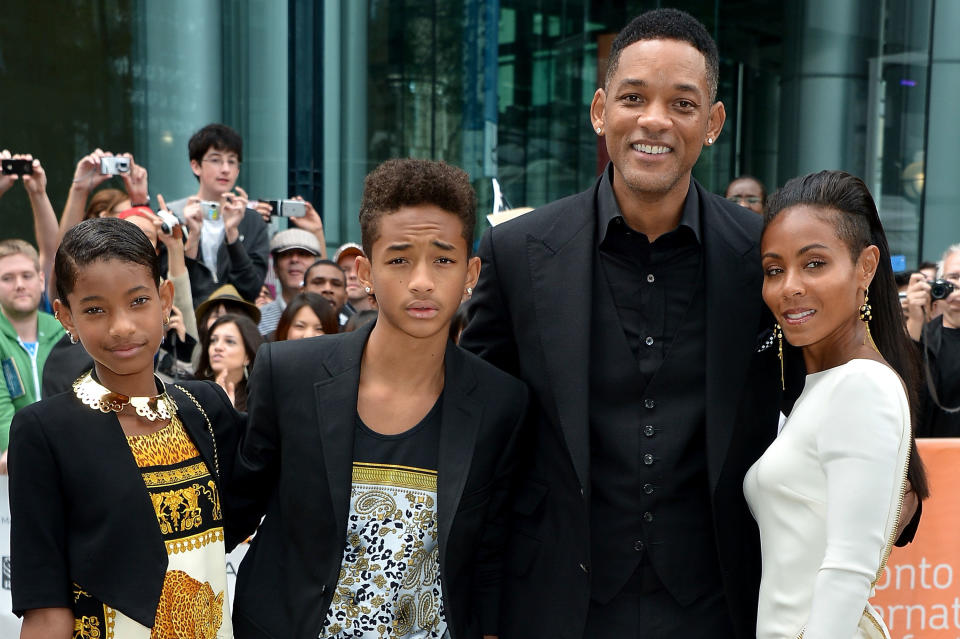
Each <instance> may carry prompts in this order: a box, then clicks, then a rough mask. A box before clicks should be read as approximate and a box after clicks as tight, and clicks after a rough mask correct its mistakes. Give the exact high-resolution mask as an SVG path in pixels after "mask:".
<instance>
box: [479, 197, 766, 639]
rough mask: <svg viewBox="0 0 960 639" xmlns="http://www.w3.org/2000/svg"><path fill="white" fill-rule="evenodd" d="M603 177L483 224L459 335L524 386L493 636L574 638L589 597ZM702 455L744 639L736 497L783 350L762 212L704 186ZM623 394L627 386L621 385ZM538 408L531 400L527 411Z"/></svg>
mask: <svg viewBox="0 0 960 639" xmlns="http://www.w3.org/2000/svg"><path fill="white" fill-rule="evenodd" d="M599 184H600V180H597V183H596V185H594V187H593V188H591V189H590V190H588V191H585V192H583V193H580V194H578V195H574V196H571V197H568V198H565V199H562V200H559V201H556V202H553V203H551V204H548V205H546V206H544V207H542V208H540V209H537V210H535V211H532V212H530V213H528V214H526V215H524V216H521V217H520V218H517V219H515V220H512V221H510V222H506V223H504V224H501V225H499V226H497V227H495V228H492V229H490V231H488V232H487V233H486V235H484V237H483V239H482V241H481V244H480V250H479V254H480V258H481V260H482V262H483V267H482V270H481V273H480V281H479V284H478V286H477V287H476V290H475V293H474V296H473V300H472V302H471V310H472V317H471V319H470V322H469V323H468V325H467V329H466V331H465V332H464V334H463V338H462V341H461V344H462V345H463V346H464V347H465V348H467V349H468V350H472V351H474V352H475V353H477V354H479V355H480V356H481V357H483V358H484V359H486V360H488V361H490V362H491V363H493V364H495V365H496V366H498V367H500V368H502V369H503V370H505V371H507V372H509V373H512V374H514V375H516V376H518V377H520V378H521V379H523V380H524V381H526V382H527V383H528V384H529V385H530V388H531V391H532V398H533V399H534V400H533V401H531V407H532V409H531V415H530V421H531V425H530V428H529V429H528V434H529V437H528V438H527V439H526V440H525V441H524V443H523V444H522V449H521V453H520V460H519V464H520V466H519V467H520V468H521V469H522V470H521V471H520V473H519V477H518V485H517V487H516V494H515V497H514V499H513V502H512V503H513V506H512V508H513V512H512V518H511V531H510V538H509V540H508V543H507V548H508V550H507V555H506V557H505V560H504V561H505V577H504V585H503V590H504V598H503V601H502V604H501V607H502V618H501V632H500V638H501V639H528V638H529V637H554V638H571V639H581V637H582V636H583V630H584V627H585V623H586V617H587V611H588V606H589V600H590V586H591V584H590V581H591V574H590V536H591V535H602V534H603V531H602V530H590V527H589V521H590V489H591V473H590V449H589V446H590V426H589V419H588V411H589V406H588V400H589V391H588V389H589V380H588V374H589V369H590V333H591V331H598V330H620V329H619V327H616V326H614V327H610V326H591V312H590V305H591V302H592V299H593V296H592V288H593V281H594V280H593V271H592V268H593V267H592V265H593V264H594V263H595V259H594V254H595V251H596V250H597V248H596V247H597V238H596V211H597V188H598V186H599ZM691 188H694V189H696V194H697V197H698V198H699V200H700V211H701V220H702V239H703V245H704V264H705V289H706V309H707V311H706V318H707V334H706V368H707V370H706V379H707V382H706V405H707V416H706V452H707V469H708V475H709V488H710V496H711V503H712V514H713V522H714V530H715V537H716V540H717V546H718V554H719V558H720V567H721V571H722V577H723V584H724V589H725V593H726V598H727V602H728V605H729V607H730V612H731V618H732V620H733V623H734V626H735V628H736V631H737V635H738V637H744V638H746V637H752V636H754V632H755V630H754V628H755V619H756V608H757V593H758V590H759V582H760V553H759V548H760V546H759V533H758V530H757V526H756V524H755V522H754V520H753V518H752V517H751V515H750V512H749V510H748V508H747V505H746V501H745V499H744V497H743V489H742V482H743V477H744V475H745V474H746V471H747V469H748V468H749V467H750V465H751V464H752V463H753V462H754V461H755V460H756V459H757V458H758V457H759V456H760V455H761V454H762V453H763V451H764V450H765V449H766V447H767V446H768V445H769V444H770V442H771V441H772V440H773V438H774V437H775V435H776V428H777V416H778V411H779V406H780V400H781V389H780V370H779V361H778V359H777V350H776V346H775V345H774V347H773V348H769V347H768V348H766V349H763V348H762V344H763V343H764V342H765V341H766V338H767V337H768V336H769V334H770V330H769V329H770V327H771V326H772V324H773V320H772V319H771V318H770V316H769V314H768V312H767V310H766V308H765V306H764V305H763V301H762V299H761V296H760V291H761V286H762V271H761V268H760V252H759V241H760V232H761V226H762V225H761V218H760V216H758V215H757V214H756V213H753V212H752V211H749V210H747V209H745V208H742V207H739V206H736V205H734V204H731V203H729V202H727V201H726V200H724V199H723V198H720V197H717V196H715V195H713V194H711V193H709V192H707V191H705V190H704V189H703V188H702V187H701V186H700V185H699V184H697V183H696V181H693V182H692V186H691ZM623 392H625V393H627V392H633V391H631V390H630V389H624V390H623ZM533 407H536V409H537V410H536V411H534V410H533Z"/></svg>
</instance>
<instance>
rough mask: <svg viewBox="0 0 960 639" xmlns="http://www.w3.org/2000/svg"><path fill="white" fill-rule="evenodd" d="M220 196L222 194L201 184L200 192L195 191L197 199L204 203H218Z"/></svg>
mask: <svg viewBox="0 0 960 639" xmlns="http://www.w3.org/2000/svg"><path fill="white" fill-rule="evenodd" d="M221 195H222V193H220V192H219V191H215V190H213V189H210V188H208V187H206V186H204V185H203V184H201V185H200V190H199V191H197V197H198V198H200V199H201V200H203V201H205V202H219V201H220V196H221Z"/></svg>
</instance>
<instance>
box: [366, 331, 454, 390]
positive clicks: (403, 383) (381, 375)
mask: <svg viewBox="0 0 960 639" xmlns="http://www.w3.org/2000/svg"><path fill="white" fill-rule="evenodd" d="M448 332H449V331H441V332H439V333H438V334H436V335H434V336H432V337H429V338H416V337H411V336H410V335H407V334H406V333H403V332H402V331H400V330H398V329H396V328H394V327H392V326H389V325H388V324H387V323H386V322H377V324H376V325H375V326H374V327H373V331H372V332H371V334H370V339H368V340H367V345H366V348H364V350H363V361H362V363H361V367H360V369H361V375H362V376H364V377H366V378H367V379H370V380H372V381H381V382H384V383H387V384H389V385H390V386H392V387H394V388H396V389H397V391H398V392H409V393H411V394H413V393H417V392H423V391H424V390H425V389H430V390H431V391H436V392H437V393H439V392H440V390H442V389H443V370H444V369H443V358H444V353H445V352H446V349H447V335H448ZM398 373H399V374H398Z"/></svg>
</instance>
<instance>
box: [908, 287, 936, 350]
mask: <svg viewBox="0 0 960 639" xmlns="http://www.w3.org/2000/svg"><path fill="white" fill-rule="evenodd" d="M930 302H931V299H930V285H929V284H928V283H927V276H926V275H924V274H923V273H914V274H913V275H911V276H910V283H909V284H908V285H907V332H908V333H909V334H910V337H911V338H913V340H914V341H916V342H918V341H920V336H921V334H922V333H923V324H924V321H925V320H926V318H927V317H929V316H930Z"/></svg>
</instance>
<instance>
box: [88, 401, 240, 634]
mask: <svg viewBox="0 0 960 639" xmlns="http://www.w3.org/2000/svg"><path fill="white" fill-rule="evenodd" d="M127 442H128V444H129V445H130V450H131V451H132V453H133V456H134V458H135V459H136V462H137V466H138V467H139V468H140V472H141V476H142V477H143V481H144V484H145V485H146V489H147V493H148V494H149V497H150V501H151V502H152V503H153V508H154V512H155V513H156V516H157V525H158V526H160V533H161V535H162V537H163V541H164V544H165V545H166V549H167V556H168V565H167V574H166V577H165V578H164V582H163V594H162V595H161V597H160V604H159V605H158V607H157V615H156V620H155V621H154V626H153V628H152V629H150V628H147V627H145V626H142V625H140V624H139V623H137V622H135V621H133V620H132V619H130V618H129V617H127V616H125V615H124V614H123V613H121V612H119V611H117V610H114V609H113V608H110V607H109V606H107V605H106V604H104V603H102V602H100V601H97V600H96V599H95V598H94V597H93V596H91V595H90V594H89V593H87V592H86V591H84V590H83V587H82V585H78V584H74V618H75V625H74V639H215V638H216V639H231V638H232V637H233V628H232V626H231V623H230V605H229V602H228V601H227V583H226V571H225V568H224V566H225V558H224V556H225V554H224V553H225V547H224V540H223V514H222V512H221V509H220V497H219V495H218V492H217V487H216V483H215V482H214V479H213V476H212V475H211V474H210V471H209V470H208V469H207V465H206V464H205V463H204V461H203V459H202V458H201V457H200V452H199V451H198V450H197V448H196V446H195V445H194V443H193V440H191V439H190V436H189V435H188V434H187V432H186V430H185V429H184V427H183V424H182V423H181V422H180V419H179V418H178V417H176V416H174V417H173V418H172V419H171V420H170V422H169V423H168V424H167V425H166V426H164V427H163V428H162V429H160V430H159V431H157V432H155V433H151V434H149V435H141V436H135V437H127Z"/></svg>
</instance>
